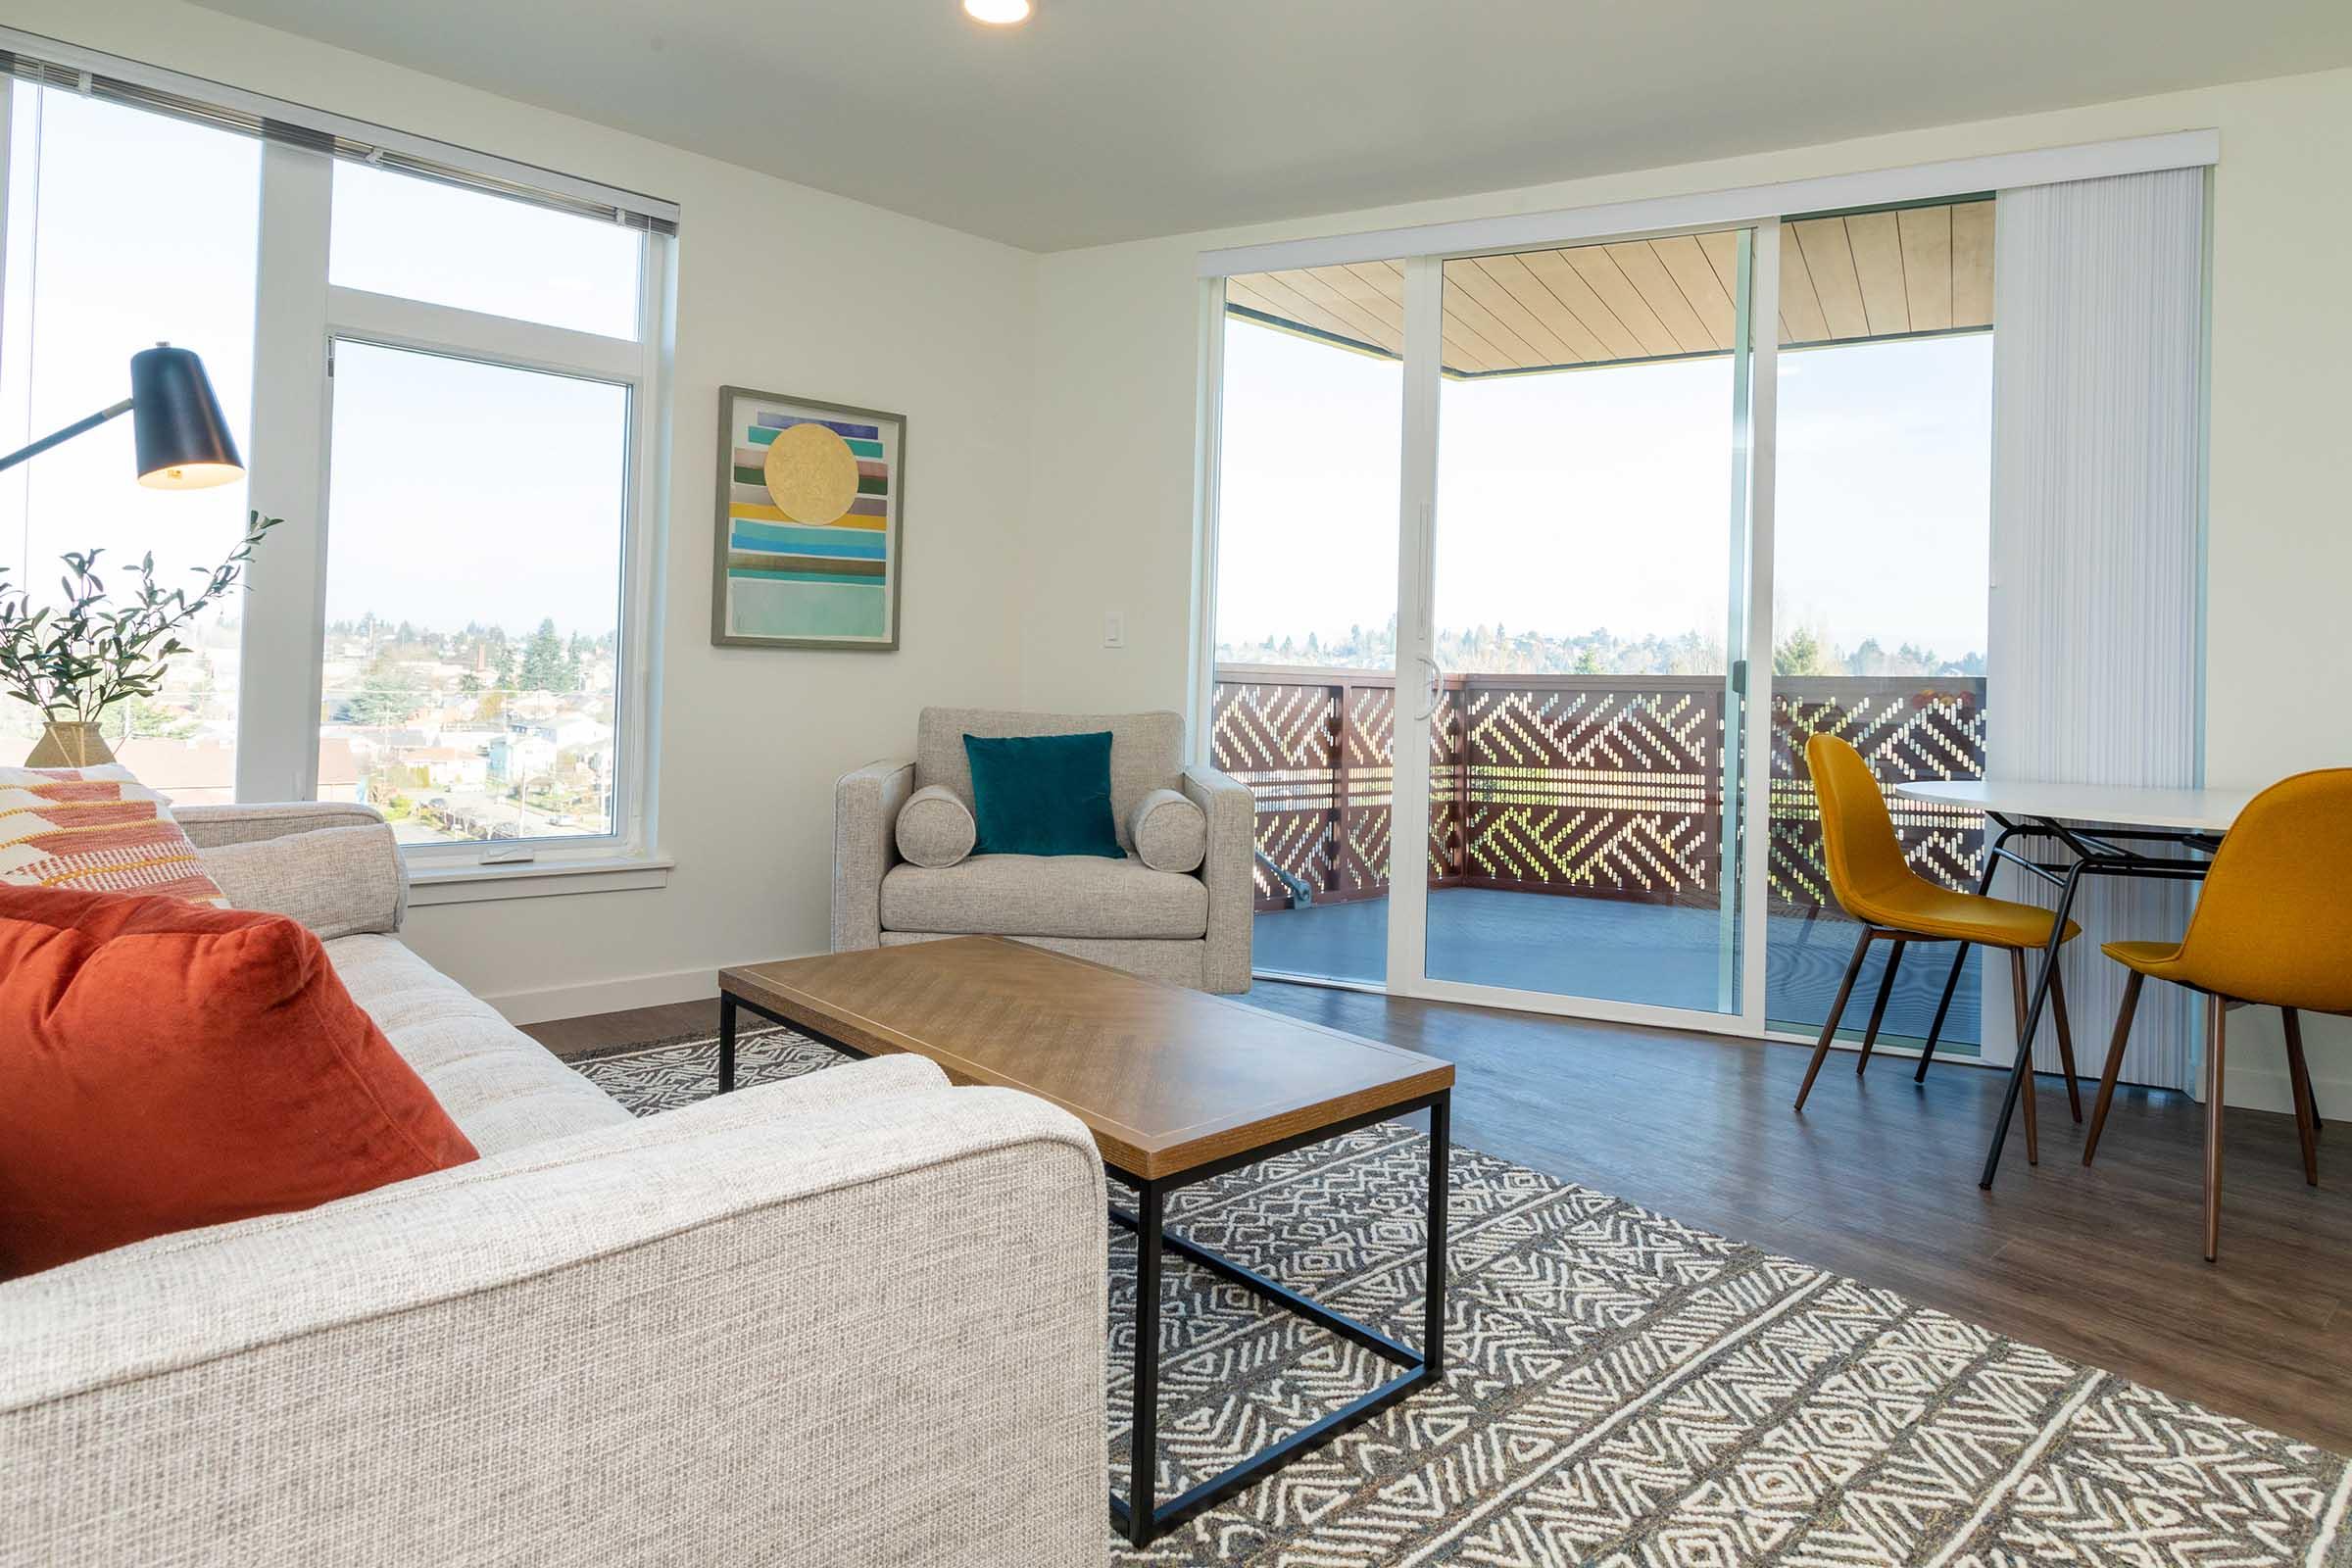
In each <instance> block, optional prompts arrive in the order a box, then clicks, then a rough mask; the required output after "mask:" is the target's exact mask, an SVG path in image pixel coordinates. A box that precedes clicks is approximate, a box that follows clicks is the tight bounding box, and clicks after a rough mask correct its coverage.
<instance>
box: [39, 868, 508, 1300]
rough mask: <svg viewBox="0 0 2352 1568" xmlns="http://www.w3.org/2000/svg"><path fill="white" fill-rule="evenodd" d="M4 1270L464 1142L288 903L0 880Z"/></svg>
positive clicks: (395, 1166)
mask: <svg viewBox="0 0 2352 1568" xmlns="http://www.w3.org/2000/svg"><path fill="white" fill-rule="evenodd" d="M0 977H4V978H0V1277H5V1276H8V1275H13V1274H24V1273H30V1272H32V1271H34V1270H38V1269H45V1268H51V1267H54V1266H56V1265H57V1264H60V1263H66V1262H71V1261H72V1260H73V1259H74V1258H77V1257H85V1256H87V1255H89V1254H90V1253H93V1252H102V1251H107V1250H111V1249H114V1248H117V1247H122V1246H124V1245H126V1244H128V1243H131V1242H137V1241H144V1240H146V1239H147V1238H148V1237H151V1236H161V1235H165V1234H168V1233H170V1232H172V1231H182V1230H192V1229H194V1228H196V1227H198V1226H204V1225H219V1224H225V1223H227V1222H229V1221H231V1220H240V1219H250V1218H253V1217H254V1216H256V1215H260V1214H279V1213H284V1212H287V1211H288V1210H292V1209H302V1208H311V1207H315V1206H316V1205H318V1204H319V1203H324V1202H329V1201H333V1200H335V1199H338V1198H349V1197H351V1196H353V1195H355V1194H358V1193H365V1192H368V1191H371V1190H373V1189H375V1188H378V1187H382V1186H385V1185H386V1184H388V1183H392V1182H399V1181H406V1180H409V1179H410V1178H412V1177H417V1176H425V1175H429V1174H431V1173H432V1172H434V1171H438V1170H444V1169H447V1168H448V1167H450V1166H452V1165H460V1164H464V1163H466V1162H467V1161H469V1160H471V1159H472V1158H473V1157H474V1148H473V1145H472V1144H470V1143H469V1142H467V1140H466V1136H465V1135H464V1133H462V1132H461V1131H460V1130H459V1128H458V1126H457V1125H456V1123H455V1122H453V1121H452V1120H451V1119H450V1117H449V1115H448V1113H447V1112H446V1111H444V1110H443V1109H442V1107H441V1106H440V1105H438V1104H436V1103H434V1099H433V1096H432V1095H431V1094H430V1093H429V1092H428V1090H427V1088H426V1086H425V1085H424V1084H423V1083H421V1082H419V1081H418V1076H417V1073H416V1072H415V1071H414V1070H413V1069H412V1068H411V1067H410V1066H409V1064H408V1063H407V1062H406V1061H405V1060H403V1059H402V1058H401V1057H400V1056H399V1055H398V1054H396V1053H395V1052H394V1051H393V1049H392V1047H391V1046H390V1044H388V1043H387V1042H386V1040H385V1038H384V1035H383V1033H382V1031H381V1030H379V1029H378V1028H377V1027H376V1026H375V1024H374V1023H373V1022H372V1021H371V1020H370V1019H369V1018H368V1014H367V1013H366V1012H365V1011H363V1010H362V1009H361V1008H360V1007H358V1006H357V1005H354V1004H353V1001H352V999H351V997H350V996H349V995H348V994H347V993H346V992H345V990H344V988H343V986H342V985H341V983H340V982H339V981H338V980H337V979H336V975H335V971H334V969H333V968H332V967H331V965H330V963H329V960H328V958H327V956H326V954H325V952H324V950H323V949H322V948H321V947H320V946H319V939H318V938H317V937H315V936H313V935H312V934H311V933H310V932H308V931H306V930H304V929H303V928H302V927H301V926H300V925H298V924H296V923H295V922H294V921H292V920H290V919H287V918H286V917H285V916H283V915H273V914H258V913H244V912H239V911H235V910H228V909H215V908H209V907H204V906H201V905H196V904H191V903H189V902H188V901H187V900H185V899H181V898H177V897H173V896H170V895H149V896H140V897H130V896H124V895H122V894H110V893H71V892H59V891H54V890H51V889H47V888H6V889H0Z"/></svg>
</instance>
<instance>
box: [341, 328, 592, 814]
mask: <svg viewBox="0 0 2352 1568" xmlns="http://www.w3.org/2000/svg"><path fill="white" fill-rule="evenodd" d="M334 379H335V405H334V407H335V418H334V438H333V448H332V460H331V461H332V471H331V476H330V480H329V484H330V488H329V491H328V496H327V517H328V521H329V528H330V536H329V538H330V542H329V546H328V550H327V565H326V644H325V662H324V663H325V667H324V674H323V682H322V686H323V691H322V696H321V701H322V705H323V706H322V711H321V712H320V714H319V720H320V722H319V796H320V798H321V799H335V798H338V797H346V798H347V797H349V796H351V795H353V794H355V793H356V794H357V795H358V796H360V797H361V798H362V799H365V800H367V801H369V802H370V803H372V804H373V805H375V806H376V807H377V808H379V809H381V810H383V811H384V813H385V814H386V815H388V816H389V817H391V818H392V822H393V826H394V829H395V831H397V832H398V833H399V835H400V836H401V838H403V839H404V840H407V841H410V842H417V843H423V842H435V841H448V840H453V839H505V838H547V837H564V836H575V835H578V834H582V833H588V834H609V833H611V832H612V831H613V717H614V712H615V708H616V699H617V695H618V693H617V690H616V681H617V678H618V674H619V663H618V660H619V653H620V597H621V570H620V563H621V535H622V525H623V522H624V520H625V518H626V515H627V510H628V509H627V495H628V464H627V461H626V457H627V452H628V428H629V390H628V388H627V387H625V386H617V385H614V384H613V383H612V382H609V381H596V380H588V379H584V378H581V377H576V376H566V375H550V374H548V373H546V372H544V371H539V370H524V369H517V368H513V367H511V366H503V365H487V364H483V363H482V362H480V361H477V360H464V359H455V358H452V357H450V356H448V355H445V354H425V353H419V352H417V351H416V350H413V349H398V348H387V347H385V346H383V345H381V344H374V343H367V342H344V343H338V344H337V345H336V350H335V377H334ZM419 452H430V453H432V454H433V461H432V462H430V463H418V462H417V461H416V458H417V453H419ZM523 453H527V454H528V461H520V462H518V461H517V457H518V455H519V454H523Z"/></svg>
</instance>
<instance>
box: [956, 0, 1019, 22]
mask: <svg viewBox="0 0 2352 1568" xmlns="http://www.w3.org/2000/svg"><path fill="white" fill-rule="evenodd" d="M963 10H964V15H966V16H968V17H970V18H971V19H972V20H973V21H974V22H985V23H987V24H988V25H990V26H992V27H1009V26H1011V25H1013V24H1014V23H1016V22H1027V21H1028V20H1029V0H963Z"/></svg>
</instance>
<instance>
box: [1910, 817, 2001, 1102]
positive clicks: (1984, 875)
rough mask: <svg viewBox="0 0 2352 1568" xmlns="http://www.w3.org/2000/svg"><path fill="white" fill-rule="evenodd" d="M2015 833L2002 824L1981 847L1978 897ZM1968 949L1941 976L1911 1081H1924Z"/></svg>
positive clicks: (1988, 886) (1962, 946)
mask: <svg viewBox="0 0 2352 1568" xmlns="http://www.w3.org/2000/svg"><path fill="white" fill-rule="evenodd" d="M2016 832H2017V829H2016V828H2015V827H2014V826H2011V827H2004V828H2002V829H2001V831H2000V833H1999V834H1998V835H1997V836H1996V837H1995V838H1994V839H1993V841H1992V842H1991V843H1990V844H1987V845H1985V869H1984V870H1983V871H1982V872H1981V873H1980V874H1979V875H1978V877H1977V897H1978V898H1980V899H1981V898H1983V897H1985V894H1987V893H1990V892H1991V891H1992V873H1993V872H1994V871H1995V870H1996V869H1997V868H1998V867H1999V866H2000V863H2001V856H2000V849H2001V846H2002V845H2004V844H2006V843H2008V842H2009V839H2010V836H2011V835H2012V834H2014V833H2016ZM1968 949H1969V944H1967V943H1965V942H1963V943H1961V944H1960V951H1959V952H1957V953H1955V954H1953V955H1952V972H1951V973H1950V974H1947V975H1945V976H1944V977H1943V995H1942V996H1941V997H1939V998H1937V999H1936V1021H1935V1022H1934V1023H1931V1024H1929V1025H1928V1043H1927V1045H1926V1046H1924V1047H1923V1048H1921V1050H1920V1053H1919V1070H1918V1071H1917V1072H1915V1073H1913V1074H1912V1075H1911V1081H1912V1082H1913V1083H1915V1084H1924V1083H1926V1082H1927V1081H1928V1063H1929V1062H1931V1061H1934V1060H1935V1059H1936V1041H1938V1040H1940V1039H1942V1038H1943V1019H1944V1014H1946V1013H1948V1012H1950V1011H1951V1010H1952V993H1953V992H1955V991H1957V990H1959V989H1960V971H1961V970H1962V969H1963V968H1965V967H1966V966H1967V964H1968Z"/></svg>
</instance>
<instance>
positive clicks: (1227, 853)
mask: <svg viewBox="0 0 2352 1568" xmlns="http://www.w3.org/2000/svg"><path fill="white" fill-rule="evenodd" d="M1184 794H1185V798H1186V799H1187V800H1189V801H1191V802H1192V803H1193V804H1194V805H1195V806H1198V807H1200V808H1201V814H1202V815H1204V816H1206V817H1207V818H1208V855H1207V858H1205V859H1203V860H1202V861H1201V881H1203V882H1206V883H1207V884H1208V951H1207V954H1206V956H1205V957H1204V960H1203V963H1202V970H1203V972H1202V976H1201V983H1202V984H1203V985H1204V986H1206V987H1207V989H1209V990H1210V991H1220V992H1226V993H1229V994H1230V993H1236V992H1242V991H1247V990H1249V989H1250V930H1251V925H1252V921H1253V920H1254V918H1255V913H1256V907H1257V879H1256V877H1255V875H1254V874H1253V871H1254V866H1255V858H1256V853H1257V801H1256V798H1255V797H1253V796H1252V795H1250V787H1249V786H1248V785H1247V784H1244V783H1242V782H1240V781H1239V780H1237V779H1235V778H1233V777H1231V776H1230V775H1228V774H1225V773H1220V772H1218V771H1217V770H1216V769H1215V768H1213V767H1202V766H1194V767H1188V768H1186V769H1185V770H1184Z"/></svg>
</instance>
